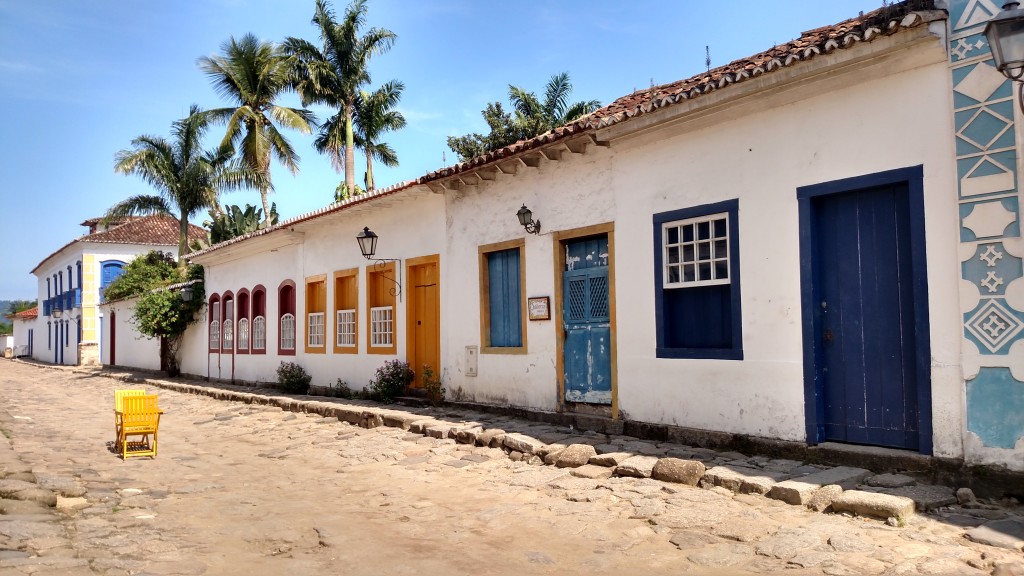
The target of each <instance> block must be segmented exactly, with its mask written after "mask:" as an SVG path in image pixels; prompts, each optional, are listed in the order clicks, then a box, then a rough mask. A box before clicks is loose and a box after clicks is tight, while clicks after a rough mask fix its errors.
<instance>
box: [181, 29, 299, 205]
mask: <svg viewBox="0 0 1024 576" xmlns="http://www.w3.org/2000/svg"><path fill="white" fill-rule="evenodd" d="M221 52H222V54H221V55H218V56H210V57H206V56H204V57H202V58H200V59H199V67H200V68H201V69H202V70H203V72H205V73H206V75H207V76H208V77H209V78H210V81H211V82H213V86H214V88H215V89H216V90H217V92H218V93H220V95H221V96H223V97H224V98H226V99H228V100H231V101H232V102H234V103H235V104H236V106H234V107H231V108H217V109H214V110H208V111H207V112H206V113H205V114H206V115H208V116H209V117H210V118H211V119H213V120H215V121H218V122H224V123H226V124H227V132H226V133H225V134H224V140H223V141H222V142H221V146H231V147H232V149H236V148H238V147H240V148H241V151H240V153H239V155H240V157H241V159H242V162H243V163H244V164H245V165H246V166H247V167H248V168H249V169H251V170H256V171H258V172H260V173H261V174H263V184H262V185H261V186H260V188H259V190H260V199H261V200H262V201H263V214H264V216H265V217H268V216H269V214H270V203H269V202H268V200H267V194H268V193H269V192H270V190H271V189H272V188H273V185H272V184H271V178H270V157H271V155H272V154H273V155H274V156H276V157H277V159H278V160H279V161H280V162H281V164H283V165H284V166H285V167H286V168H288V170H290V171H291V173H292V174H295V173H296V172H298V170H299V155H298V154H297V153H296V152H295V149H294V148H292V145H291V144H290V143H289V142H288V140H287V139H286V138H285V137H284V135H283V134H282V133H281V132H280V130H279V129H278V126H281V127H284V128H290V129H293V130H298V131H299V132H302V133H303V134H309V133H310V132H312V127H313V126H315V124H316V117H315V116H314V115H313V113H312V112H310V111H309V110H305V109H299V108H289V107H287V106H279V105H277V104H275V102H276V101H277V100H278V99H279V98H280V97H281V95H282V94H284V93H285V91H287V90H289V89H290V87H291V79H290V76H289V62H288V60H287V58H285V57H284V55H283V54H282V53H281V51H280V50H279V49H278V48H277V47H275V46H274V45H273V44H272V43H270V42H263V41H260V40H259V39H258V38H256V36H254V35H252V34H246V35H245V36H242V38H241V39H239V40H236V39H235V38H234V37H233V36H232V37H231V38H230V39H229V40H228V41H227V42H225V43H224V44H223V45H221Z"/></svg>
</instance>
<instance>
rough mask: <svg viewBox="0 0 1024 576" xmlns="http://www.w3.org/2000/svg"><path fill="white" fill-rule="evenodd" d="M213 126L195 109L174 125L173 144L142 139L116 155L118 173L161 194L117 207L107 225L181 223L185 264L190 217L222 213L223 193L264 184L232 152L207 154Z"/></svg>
mask: <svg viewBox="0 0 1024 576" xmlns="http://www.w3.org/2000/svg"><path fill="white" fill-rule="evenodd" d="M209 125H210V119H209V117H208V116H206V115H205V114H204V113H203V112H202V111H201V110H200V109H199V107H198V106H196V105H194V104H193V105H192V107H191V108H190V109H189V115H188V117H186V118H183V119H181V120H178V121H176V122H174V123H173V124H172V125H171V140H165V139H163V138H160V137H157V136H148V135H147V136H139V137H138V138H136V139H134V140H132V148H131V149H129V150H121V151H120V152H118V153H117V154H116V155H115V156H114V160H115V165H114V171H116V172H119V173H121V174H134V175H136V176H139V177H141V178H142V179H143V180H145V181H146V183H148V184H149V185H150V186H152V187H153V188H154V189H155V190H156V191H157V192H158V195H138V196H133V197H131V198H128V199H126V200H123V201H121V202H118V203H117V204H115V205H114V206H112V207H111V208H110V209H109V210H108V211H107V214H106V218H107V220H108V221H109V220H115V219H118V218H124V217H126V216H138V215H148V214H167V215H169V216H172V217H174V218H176V219H177V220H178V229H179V238H178V259H179V261H180V262H181V263H182V264H184V256H185V254H187V253H188V231H189V224H188V221H189V219H190V218H192V217H193V216H195V215H197V214H198V213H199V212H200V210H203V209H205V208H214V209H215V210H219V208H220V206H219V203H218V200H217V198H218V196H219V194H220V192H221V191H222V190H236V189H239V188H242V187H247V186H254V187H258V186H260V185H262V184H263V177H264V175H263V174H262V173H260V172H256V171H253V170H249V169H247V168H246V167H245V166H242V165H241V164H240V163H238V162H234V161H232V160H231V152H230V150H226V149H223V148H222V149H220V150H209V151H205V150H203V148H202V139H203V135H204V134H206V131H207V129H208V128H209ZM175 211H177V214H175Z"/></svg>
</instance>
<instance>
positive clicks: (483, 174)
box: [476, 166, 498, 181]
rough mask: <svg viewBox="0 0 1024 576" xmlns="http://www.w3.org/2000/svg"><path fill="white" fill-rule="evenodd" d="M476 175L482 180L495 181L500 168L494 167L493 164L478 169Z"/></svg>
mask: <svg viewBox="0 0 1024 576" xmlns="http://www.w3.org/2000/svg"><path fill="white" fill-rule="evenodd" d="M476 176H477V177H478V178H480V180H481V181H483V180H487V181H493V180H495V179H496V178H497V177H498V169H497V168H494V167H493V166H491V167H487V168H481V169H479V170H477V171H476Z"/></svg>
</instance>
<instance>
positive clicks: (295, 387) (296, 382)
mask: <svg viewBox="0 0 1024 576" xmlns="http://www.w3.org/2000/svg"><path fill="white" fill-rule="evenodd" d="M312 381H313V377H312V376H310V375H309V372H306V369H305V368H303V367H302V366H299V365H298V364H296V363H295V362H281V365H280V366H278V367H277V383H278V387H279V388H281V389H282V390H284V391H285V392H289V393H291V394H305V393H306V392H308V391H309V383H310V382H312Z"/></svg>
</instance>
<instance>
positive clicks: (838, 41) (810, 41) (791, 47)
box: [417, 0, 947, 184]
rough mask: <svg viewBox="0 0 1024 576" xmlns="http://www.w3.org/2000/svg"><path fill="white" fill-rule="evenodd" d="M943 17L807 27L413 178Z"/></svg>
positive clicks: (900, 13)
mask: <svg viewBox="0 0 1024 576" xmlns="http://www.w3.org/2000/svg"><path fill="white" fill-rule="evenodd" d="M945 18H947V15H946V12H945V11H943V10H936V8H935V2H934V0H904V1H903V2H900V3H897V4H893V5H891V6H887V7H883V8H879V9H878V10H874V11H872V12H868V13H866V14H862V15H860V16H858V17H856V18H851V19H849V20H844V21H843V22H840V23H838V24H833V25H831V26H822V27H820V28H815V29H813V30H808V31H807V32H804V33H803V34H801V35H800V37H799V38H797V39H795V40H793V41H791V42H787V43H785V44H780V45H778V46H774V47H772V48H770V49H769V50H766V51H765V52H761V53H759V54H754V55H753V56H750V57H747V58H743V59H740V60H736V61H734V62H730V63H729V64H726V65H725V66H720V67H718V68H715V69H713V70H710V71H708V72H704V73H701V74H698V75H696V76H693V77H690V78H687V79H685V80H678V81H676V82H671V83H669V84H663V85H661V86H654V87H651V88H649V89H646V90H638V91H636V92H633V93H632V94H628V95H626V96H623V97H621V98H619V99H617V100H615V101H614V102H612V103H611V104H609V105H607V106H604V107H603V108H600V109H598V110H596V111H594V112H592V113H591V114H588V115H586V116H583V117H581V118H579V119H577V120H576V121H574V122H571V123H569V124H566V125H564V126H559V127H558V128H555V129H554V130H551V131H549V132H546V133H544V134H541V135H539V136H536V137H534V138H531V139H529V140H520V141H519V142H516V143H515V144H512V145H510V146H507V147H505V148H501V149H499V150H495V151H493V152H489V153H487V154H484V155H482V156H478V157H476V158H473V159H472V160H469V161H467V162H463V163H460V164H457V165H455V166H451V167H448V168H442V169H441V170H437V171H434V172H431V173H429V174H427V175H425V176H423V177H421V178H420V179H419V180H417V183H420V184H425V183H427V182H431V181H434V180H439V179H443V178H447V177H449V176H454V175H456V174H460V173H463V172H467V171H469V170H473V169H475V168H478V167H480V166H483V165H485V164H489V163H491V162H494V161H497V160H501V159H503V158H508V157H510V156H515V155H516V154H519V153H522V152H526V151H528V150H532V149H536V148H540V147H543V146H544V145H546V144H549V143H551V142H555V141H557V140H561V139H564V138H567V137H570V136H573V135H576V134H582V133H584V132H587V131H592V130H596V129H599V128H605V127H608V126H611V125H613V124H618V123H619V122H623V121H625V120H628V119H630V118H634V117H636V116H640V115H642V114H647V113H650V112H652V111H654V110H656V109H659V108H664V107H667V106H671V105H673V104H678V103H681V102H684V101H686V100H692V99H695V98H699V97H700V96H702V95H704V94H707V93H709V92H712V91H714V90H720V89H722V88H725V87H727V86H729V85H730V84H735V83H738V82H742V81H744V80H746V79H748V78H752V77H755V76H760V75H762V74H768V73H771V72H774V71H775V70H779V69H781V68H784V67H787V66H792V65H793V64H795V63H798V62H801V61H804V60H809V59H811V58H814V57H815V56H817V55H820V54H827V53H830V52H833V51H835V50H839V49H844V48H849V47H851V46H853V45H855V44H857V43H859V42H870V41H871V40H874V39H875V38H877V37H879V36H881V35H891V34H895V33H897V32H900V31H902V30H906V29H909V28H916V27H918V26H920V25H922V24H927V23H928V22H932V21H935V20H941V19H945Z"/></svg>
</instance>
